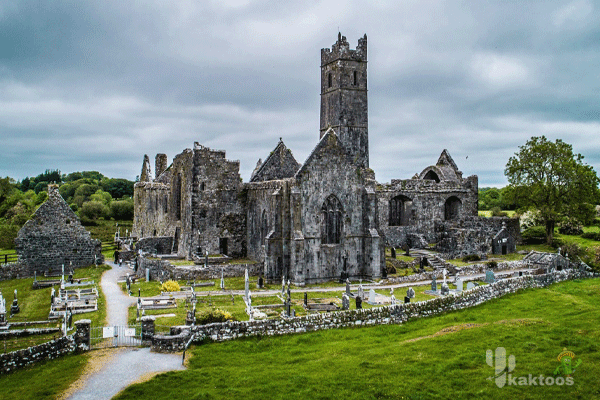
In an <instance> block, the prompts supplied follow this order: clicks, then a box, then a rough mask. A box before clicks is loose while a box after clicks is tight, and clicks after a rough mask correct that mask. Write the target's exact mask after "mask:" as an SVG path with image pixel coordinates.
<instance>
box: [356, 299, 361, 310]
mask: <svg viewBox="0 0 600 400" xmlns="http://www.w3.org/2000/svg"><path fill="white" fill-rule="evenodd" d="M356 309H357V310H360V309H362V298H361V297H360V296H356Z"/></svg>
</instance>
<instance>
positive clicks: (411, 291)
mask: <svg viewBox="0 0 600 400" xmlns="http://www.w3.org/2000/svg"><path fill="white" fill-rule="evenodd" d="M406 297H408V298H409V299H413V298H414V297H415V289H413V288H412V287H409V288H408V290H407V291H406Z"/></svg>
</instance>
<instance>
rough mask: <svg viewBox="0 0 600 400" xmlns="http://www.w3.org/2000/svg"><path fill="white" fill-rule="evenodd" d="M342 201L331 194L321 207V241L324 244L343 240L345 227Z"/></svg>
mask: <svg viewBox="0 0 600 400" xmlns="http://www.w3.org/2000/svg"><path fill="white" fill-rule="evenodd" d="M343 215H344V211H343V210H342V203H340V201H339V200H338V199H337V197H335V196H334V195H331V196H329V197H328V198H327V200H325V203H323V207H322V208H321V216H322V219H321V243H322V244H339V243H341V241H342V227H343V224H344V222H343V219H342V218H343Z"/></svg>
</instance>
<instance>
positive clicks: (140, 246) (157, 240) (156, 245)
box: [135, 236, 173, 254]
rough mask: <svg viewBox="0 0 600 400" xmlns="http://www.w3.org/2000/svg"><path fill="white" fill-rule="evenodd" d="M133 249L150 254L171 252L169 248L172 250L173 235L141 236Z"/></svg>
mask: <svg viewBox="0 0 600 400" xmlns="http://www.w3.org/2000/svg"><path fill="white" fill-rule="evenodd" d="M135 249H136V250H142V251H143V252H145V253H151V254H171V250H173V236H155V237H144V238H141V239H140V240H139V241H138V242H137V244H136V245H135Z"/></svg>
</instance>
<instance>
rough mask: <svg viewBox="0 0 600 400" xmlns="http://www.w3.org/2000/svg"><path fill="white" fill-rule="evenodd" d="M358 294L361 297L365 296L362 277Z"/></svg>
mask: <svg viewBox="0 0 600 400" xmlns="http://www.w3.org/2000/svg"><path fill="white" fill-rule="evenodd" d="M358 295H359V296H360V298H361V299H364V298H365V289H364V288H363V285H362V279H361V280H360V283H359V284H358Z"/></svg>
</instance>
